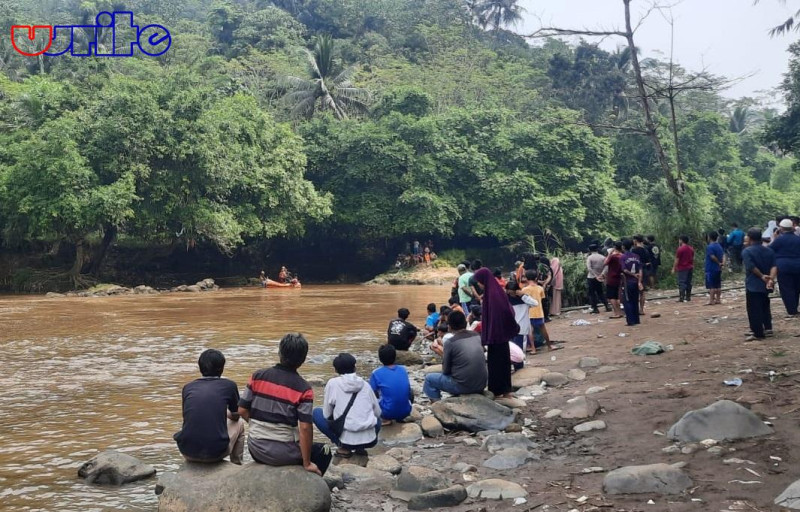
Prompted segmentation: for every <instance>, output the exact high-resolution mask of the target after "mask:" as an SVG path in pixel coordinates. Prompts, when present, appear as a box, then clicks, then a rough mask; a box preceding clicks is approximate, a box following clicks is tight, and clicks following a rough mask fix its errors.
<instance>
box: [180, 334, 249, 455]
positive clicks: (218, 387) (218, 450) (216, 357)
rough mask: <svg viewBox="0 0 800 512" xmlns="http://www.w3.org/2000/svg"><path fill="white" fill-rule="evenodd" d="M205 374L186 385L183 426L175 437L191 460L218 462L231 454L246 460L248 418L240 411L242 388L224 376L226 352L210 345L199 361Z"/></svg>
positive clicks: (182, 450) (183, 397) (184, 388)
mask: <svg viewBox="0 0 800 512" xmlns="http://www.w3.org/2000/svg"><path fill="white" fill-rule="evenodd" d="M197 364H198V366H199V367H200V373H201V374H202V375H203V377H201V378H199V379H197V380H194V381H192V382H190V383H188V384H186V385H185V386H184V387H183V392H182V393H181V396H182V399H183V427H182V428H181V430H180V431H178V432H177V433H176V434H175V435H174V436H172V437H173V439H175V441H176V442H177V443H178V449H179V450H180V452H181V454H182V455H183V457H184V458H185V459H186V460H187V461H190V462H218V461H221V460H222V459H223V458H225V457H227V456H228V455H230V457H231V462H233V463H234V464H241V463H242V454H243V453H244V421H243V420H242V419H241V418H239V414H238V413H237V410H238V405H239V390H238V388H237V387H236V383H235V382H233V381H232V380H228V379H223V378H222V371H223V370H224V369H225V356H223V355H222V352H220V351H219V350H214V349H208V350H206V351H204V352H203V353H202V354H200V359H198V361H197Z"/></svg>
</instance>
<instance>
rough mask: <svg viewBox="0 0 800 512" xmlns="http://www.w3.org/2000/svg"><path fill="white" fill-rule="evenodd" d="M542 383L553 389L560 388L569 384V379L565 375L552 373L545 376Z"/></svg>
mask: <svg viewBox="0 0 800 512" xmlns="http://www.w3.org/2000/svg"><path fill="white" fill-rule="evenodd" d="M542 381H543V382H544V383H545V384H547V385H548V386H550V387H551V388H558V387H561V386H565V385H567V384H569V379H568V378H567V376H566V375H564V374H563V373H557V372H550V373H546V374H544V376H543V377H542Z"/></svg>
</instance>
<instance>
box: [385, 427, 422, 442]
mask: <svg viewBox="0 0 800 512" xmlns="http://www.w3.org/2000/svg"><path fill="white" fill-rule="evenodd" d="M420 439H422V429H421V428H420V426H419V425H417V424H416V423H393V424H391V425H387V426H385V427H382V428H381V432H380V440H381V442H382V443H383V444H385V445H386V446H394V445H398V444H413V443H416V442H417V441H419V440H420Z"/></svg>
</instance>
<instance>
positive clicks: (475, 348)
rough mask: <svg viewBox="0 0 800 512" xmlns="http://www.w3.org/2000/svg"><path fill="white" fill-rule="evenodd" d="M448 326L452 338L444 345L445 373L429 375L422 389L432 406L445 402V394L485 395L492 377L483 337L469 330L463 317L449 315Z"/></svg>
mask: <svg viewBox="0 0 800 512" xmlns="http://www.w3.org/2000/svg"><path fill="white" fill-rule="evenodd" d="M447 323H448V326H449V328H450V332H451V333H453V337H452V338H450V339H449V340H448V341H447V342H446V343H445V344H444V353H443V355H442V373H429V374H428V375H426V376H425V384H424V385H423V387H422V391H423V392H424V393H425V395H427V397H428V398H430V399H431V401H432V402H435V401H437V400H440V399H441V398H442V393H441V392H442V391H445V392H447V393H450V394H451V395H466V394H470V393H482V392H483V388H485V387H486V380H487V378H488V376H489V374H488V371H487V369H486V359H485V358H484V356H483V345H481V335H480V334H478V333H476V332H474V331H468V330H467V317H465V316H464V313H461V312H459V311H456V312H453V313H450V316H449V317H448V318H447Z"/></svg>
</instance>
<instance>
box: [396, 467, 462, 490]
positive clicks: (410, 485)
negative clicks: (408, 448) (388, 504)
mask: <svg viewBox="0 0 800 512" xmlns="http://www.w3.org/2000/svg"><path fill="white" fill-rule="evenodd" d="M449 486H450V482H449V481H448V480H447V478H445V477H444V476H442V474H441V473H440V472H439V471H437V470H435V469H431V468H426V467H422V466H408V467H407V468H403V471H402V472H401V473H400V476H399V477H397V490H398V491H403V492H415V493H421V492H429V491H438V490H440V489H446V488H448V487H449Z"/></svg>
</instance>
